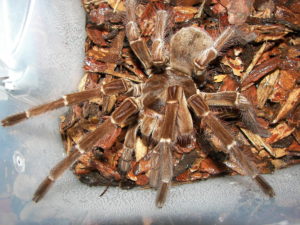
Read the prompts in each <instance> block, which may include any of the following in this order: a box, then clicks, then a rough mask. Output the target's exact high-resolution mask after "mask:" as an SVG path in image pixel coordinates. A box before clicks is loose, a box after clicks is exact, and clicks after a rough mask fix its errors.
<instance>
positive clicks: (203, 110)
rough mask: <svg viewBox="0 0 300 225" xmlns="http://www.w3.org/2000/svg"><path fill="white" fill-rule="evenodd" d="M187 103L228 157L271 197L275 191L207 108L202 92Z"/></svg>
mask: <svg viewBox="0 0 300 225" xmlns="http://www.w3.org/2000/svg"><path fill="white" fill-rule="evenodd" d="M188 103H189V105H190V106H191V107H192V109H193V111H194V112H195V113H196V115H197V116H198V117H200V118H201V119H202V121H203V122H204V123H205V124H206V125H207V126H208V127H209V128H210V129H211V130H212V131H213V132H214V134H215V135H216V136H217V137H218V139H219V140H220V141H221V143H222V144H223V147H224V149H225V151H226V153H227V154H229V156H230V158H231V159H232V160H234V162H235V163H236V164H237V166H238V167H239V168H241V169H242V170H243V171H244V173H245V174H246V175H247V176H249V177H251V178H252V179H254V180H255V181H256V183H257V184H258V185H259V187H260V188H261V189H262V190H263V192H264V193H266V194H267V195H269V196H270V197H273V196H274V195H275V192H274V190H273V188H272V187H271V186H270V185H269V184H268V182H267V181H266V180H264V178H263V177H261V176H260V175H259V174H258V171H257V168H256V166H255V164H254V163H253V162H251V160H250V159H249V157H247V156H246V154H244V153H243V152H242V151H241V150H240V149H239V145H238V142H237V141H236V140H235V138H234V137H233V136H232V135H231V134H230V133H229V132H228V131H227V130H226V128H225V127H224V126H223V125H222V123H221V122H220V121H219V119H218V118H216V117H215V116H214V114H213V113H212V112H211V111H210V110H209V107H208V105H207V104H206V102H205V100H204V98H203V96H202V94H195V95H193V96H191V97H190V98H189V99H188Z"/></svg>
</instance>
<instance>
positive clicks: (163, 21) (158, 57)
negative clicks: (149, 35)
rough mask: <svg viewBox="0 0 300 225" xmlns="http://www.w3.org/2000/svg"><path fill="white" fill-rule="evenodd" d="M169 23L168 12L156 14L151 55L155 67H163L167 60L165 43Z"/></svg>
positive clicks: (161, 11) (163, 11) (160, 11)
mask: <svg viewBox="0 0 300 225" xmlns="http://www.w3.org/2000/svg"><path fill="white" fill-rule="evenodd" d="M167 21H168V13H167V11H165V10H159V11H157V12H156V23H155V29H154V35H153V42H152V47H151V55H152V61H153V65H154V66H163V65H164V64H165V62H166V60H167V57H166V53H165V50H166V49H165V41H164V39H165V32H166V27H167Z"/></svg>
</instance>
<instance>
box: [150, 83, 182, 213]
mask: <svg viewBox="0 0 300 225" xmlns="http://www.w3.org/2000/svg"><path fill="white" fill-rule="evenodd" d="M182 96H183V89H182V88H181V87H179V86H172V87H169V88H168V90H167V101H166V106H165V114H164V119H163V123H162V127H161V135H160V140H159V143H158V144H157V145H156V147H155V148H154V149H153V153H152V156H151V161H150V163H151V172H150V185H151V186H152V187H155V188H158V191H157V196H156V206H157V207H159V208H161V207H162V206H163V205H164V203H165V201H166V198H167V194H168V191H169V188H170V185H171V181H172V178H173V157H172V149H173V148H174V145H175V143H176V140H177V132H176V120H177V114H178V108H179V104H180V100H181V99H182Z"/></svg>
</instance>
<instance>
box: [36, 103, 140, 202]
mask: <svg viewBox="0 0 300 225" xmlns="http://www.w3.org/2000/svg"><path fill="white" fill-rule="evenodd" d="M138 111H139V107H138V104H137V103H136V101H135V100H134V99H133V98H127V99H125V100H124V101H123V102H122V104H121V105H120V106H119V107H118V108H117V109H116V110H115V111H114V112H113V113H112V115H111V117H110V118H109V119H107V120H106V121H105V122H104V123H102V124H101V125H100V126H99V127H98V128H96V130H94V131H93V132H91V133H89V134H87V135H85V136H84V137H83V138H82V139H81V140H80V141H79V143H78V144H77V145H76V147H75V150H74V151H73V152H71V153H70V154H69V155H68V156H67V157H66V158H64V159H63V160H62V161H60V162H59V163H58V164H57V165H56V166H55V167H53V169H52V170H51V171H50V173H49V175H48V176H47V177H46V178H45V179H44V181H43V182H42V183H41V184H40V185H39V187H38V188H37V190H36V192H35V193H34V196H33V201H35V202H38V201H39V200H40V199H41V198H42V197H43V196H44V195H45V194H46V192H47V191H48V190H49V189H50V186H51V185H52V184H53V183H54V182H55V181H56V180H57V179H58V178H59V177H60V176H61V175H62V173H63V172H64V171H65V170H66V169H68V168H69V167H70V166H71V165H72V164H73V163H74V162H75V161H76V160H77V159H78V158H79V156H80V155H81V154H84V153H86V152H88V151H90V150H91V148H92V147H93V146H94V145H95V144H96V143H103V145H105V144H106V143H107V142H109V141H110V142H111V143H113V141H111V140H110V139H111V138H116V136H115V135H114V134H115V133H116V132H117V130H118V129H121V127H123V126H124V124H125V122H126V120H127V119H128V118H129V117H131V116H132V115H134V114H136V113H137V112H138Z"/></svg>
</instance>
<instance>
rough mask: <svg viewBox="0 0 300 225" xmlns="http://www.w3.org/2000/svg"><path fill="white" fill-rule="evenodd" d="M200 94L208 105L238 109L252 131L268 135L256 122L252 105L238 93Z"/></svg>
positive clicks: (263, 135) (264, 135)
mask: <svg viewBox="0 0 300 225" xmlns="http://www.w3.org/2000/svg"><path fill="white" fill-rule="evenodd" d="M202 96H203V98H204V100H205V102H206V104H207V105H209V106H228V107H232V108H236V109H238V110H239V111H240V113H241V115H242V120H243V122H244V123H245V125H246V126H247V127H248V128H249V129H250V130H251V131H252V132H253V133H255V134H258V135H260V136H262V137H268V136H269V132H268V131H267V130H266V129H264V128H263V127H261V126H260V124H259V123H258V122H257V120H256V116H255V110H254V108H253V105H252V104H251V103H250V102H249V101H248V99H247V98H246V97H245V96H243V95H241V94H240V93H238V92H234V91H224V92H218V93H202Z"/></svg>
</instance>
